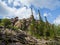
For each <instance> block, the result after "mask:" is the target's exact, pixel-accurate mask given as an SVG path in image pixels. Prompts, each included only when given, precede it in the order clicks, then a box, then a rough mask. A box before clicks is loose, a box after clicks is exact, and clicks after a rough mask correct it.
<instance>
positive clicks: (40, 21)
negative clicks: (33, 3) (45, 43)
mask: <svg viewBox="0 0 60 45" xmlns="http://www.w3.org/2000/svg"><path fill="white" fill-rule="evenodd" d="M38 13H39V24H38V30H39V35H40V36H43V35H44V34H43V33H44V22H43V19H42V17H41V15H40V11H39V10H38Z"/></svg>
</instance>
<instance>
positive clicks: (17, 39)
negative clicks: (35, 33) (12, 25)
mask: <svg viewBox="0 0 60 45" xmlns="http://www.w3.org/2000/svg"><path fill="white" fill-rule="evenodd" d="M50 41H51V40H50ZM48 42H49V41H46V40H44V39H41V40H40V39H36V38H35V37H32V36H30V35H28V34H27V33H26V32H25V31H22V30H18V31H17V30H16V31H14V30H10V29H6V30H0V45H48Z"/></svg>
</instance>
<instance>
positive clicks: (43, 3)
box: [15, 0, 60, 10]
mask: <svg viewBox="0 0 60 45" xmlns="http://www.w3.org/2000/svg"><path fill="white" fill-rule="evenodd" d="M15 1H16V2H17V1H20V2H21V3H22V4H23V5H26V6H28V7H29V6H31V4H33V5H34V6H36V7H40V8H48V9H51V10H54V9H56V8H58V7H60V1H59V0H15Z"/></svg>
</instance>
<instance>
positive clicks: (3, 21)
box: [2, 18, 11, 27]
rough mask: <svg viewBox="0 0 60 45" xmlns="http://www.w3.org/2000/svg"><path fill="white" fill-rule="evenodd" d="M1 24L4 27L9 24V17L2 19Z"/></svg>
mask: <svg viewBox="0 0 60 45" xmlns="http://www.w3.org/2000/svg"><path fill="white" fill-rule="evenodd" d="M2 25H3V26H4V27H8V26H9V25H11V21H10V20H9V19H7V18H5V19H2Z"/></svg>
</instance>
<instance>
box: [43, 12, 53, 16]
mask: <svg viewBox="0 0 60 45" xmlns="http://www.w3.org/2000/svg"><path fill="white" fill-rule="evenodd" d="M43 16H46V17H47V16H50V17H52V14H51V13H44V14H43Z"/></svg>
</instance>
